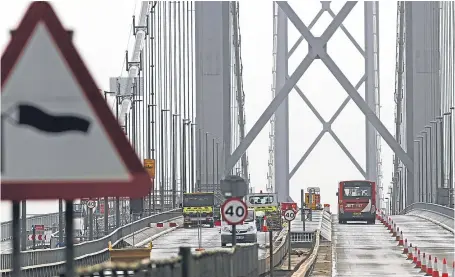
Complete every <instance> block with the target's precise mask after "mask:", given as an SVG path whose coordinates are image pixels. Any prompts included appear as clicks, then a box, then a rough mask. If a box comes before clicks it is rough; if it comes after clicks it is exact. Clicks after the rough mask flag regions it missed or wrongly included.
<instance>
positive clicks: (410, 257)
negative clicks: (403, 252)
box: [406, 243, 413, 261]
mask: <svg viewBox="0 0 455 277" xmlns="http://www.w3.org/2000/svg"><path fill="white" fill-rule="evenodd" d="M412 258H413V257H412V243H411V244H409V249H408V258H407V259H406V260H411V261H412Z"/></svg>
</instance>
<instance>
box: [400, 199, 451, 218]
mask: <svg viewBox="0 0 455 277" xmlns="http://www.w3.org/2000/svg"><path fill="white" fill-rule="evenodd" d="M413 210H424V211H429V212H433V213H436V214H440V215H443V216H446V217H449V218H452V219H453V218H454V213H455V210H454V209H452V208H449V207H446V206H441V205H437V204H433V203H423V202H418V203H413V204H411V205H409V206H407V207H406V208H405V209H404V210H403V211H401V213H400V214H407V213H409V212H411V211H413Z"/></svg>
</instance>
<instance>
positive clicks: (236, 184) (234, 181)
mask: <svg viewBox="0 0 455 277" xmlns="http://www.w3.org/2000/svg"><path fill="white" fill-rule="evenodd" d="M221 192H222V193H223V195H224V197H226V198H227V199H228V200H226V201H225V202H224V203H223V205H222V206H221V216H222V218H223V220H225V221H226V222H228V223H229V221H228V220H227V219H226V217H225V214H224V209H223V207H226V212H229V214H231V210H229V211H228V208H229V207H228V206H226V204H227V203H228V202H229V201H230V200H231V199H234V200H235V201H236V202H233V203H231V204H234V203H238V201H240V202H242V203H243V209H244V214H243V215H242V216H244V218H243V219H242V220H240V221H239V222H238V223H240V222H242V221H243V220H245V218H246V216H247V214H248V207H247V206H246V204H245V202H243V201H242V200H241V198H243V197H245V195H247V194H248V185H247V184H246V182H245V180H244V179H243V178H242V177H240V176H237V175H228V176H226V178H225V179H224V180H221ZM237 207H238V206H237ZM238 212H239V213H240V210H239V211H238ZM232 215H235V216H236V217H238V216H237V213H236V211H235V210H232ZM228 216H229V217H230V218H231V215H228ZM231 219H232V220H235V218H231ZM236 224H237V223H236ZM236 233H237V232H236V228H235V224H232V246H233V247H234V246H235V243H236Z"/></svg>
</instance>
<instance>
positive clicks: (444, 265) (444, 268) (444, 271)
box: [441, 258, 449, 277]
mask: <svg viewBox="0 0 455 277" xmlns="http://www.w3.org/2000/svg"><path fill="white" fill-rule="evenodd" d="M441 277H449V270H448V269H447V261H446V258H444V259H442V272H441Z"/></svg>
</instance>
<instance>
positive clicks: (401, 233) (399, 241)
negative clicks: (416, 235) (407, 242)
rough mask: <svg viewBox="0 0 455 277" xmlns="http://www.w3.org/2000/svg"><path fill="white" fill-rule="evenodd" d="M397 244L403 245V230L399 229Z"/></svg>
mask: <svg viewBox="0 0 455 277" xmlns="http://www.w3.org/2000/svg"><path fill="white" fill-rule="evenodd" d="M398 246H403V231H400V239H399V240H398Z"/></svg>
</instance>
